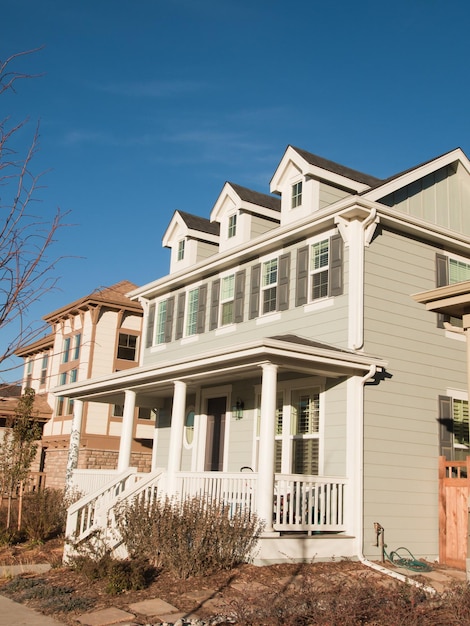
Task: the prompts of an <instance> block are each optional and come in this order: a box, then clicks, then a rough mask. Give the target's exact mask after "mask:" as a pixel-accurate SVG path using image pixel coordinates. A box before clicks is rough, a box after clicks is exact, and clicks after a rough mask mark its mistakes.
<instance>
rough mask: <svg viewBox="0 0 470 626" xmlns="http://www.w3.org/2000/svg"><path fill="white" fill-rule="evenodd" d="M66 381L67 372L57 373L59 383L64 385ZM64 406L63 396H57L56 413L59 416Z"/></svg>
mask: <svg viewBox="0 0 470 626" xmlns="http://www.w3.org/2000/svg"><path fill="white" fill-rule="evenodd" d="M66 383H67V372H62V373H61V374H59V385H65V384H66ZM64 406H65V398H64V396H59V397H58V398H57V405H56V415H58V416H60V415H62V414H63V412H64Z"/></svg>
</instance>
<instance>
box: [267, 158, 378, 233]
mask: <svg viewBox="0 0 470 626" xmlns="http://www.w3.org/2000/svg"><path fill="white" fill-rule="evenodd" d="M380 182H381V181H380V180H379V179H378V178H375V177H373V176H369V175H368V174H363V173H362V172H358V171H356V170H352V169H350V168H349V167H345V166H343V165H339V164H338V163H335V162H334V161H328V160H327V159H323V158H322V157H319V156H316V155H315V154H311V153H310V152H306V151H305V150H300V149H299V148H294V147H293V146H288V148H287V150H286V151H285V153H284V156H283V157H282V159H281V162H280V163H279V165H278V167H277V169H276V171H275V173H274V176H273V178H272V180H271V185H270V190H271V193H276V194H279V195H280V196H281V225H282V226H284V225H286V224H290V223H292V222H296V221H298V220H301V219H304V218H306V217H308V216H309V215H311V214H312V213H315V212H316V211H318V210H319V209H322V208H324V207H325V206H328V205H329V204H333V203H334V202H337V201H338V200H341V199H342V198H345V197H347V196H349V195H352V194H358V193H362V192H364V191H367V190H368V189H370V188H371V187H373V186H375V185H377V184H378V183H380Z"/></svg>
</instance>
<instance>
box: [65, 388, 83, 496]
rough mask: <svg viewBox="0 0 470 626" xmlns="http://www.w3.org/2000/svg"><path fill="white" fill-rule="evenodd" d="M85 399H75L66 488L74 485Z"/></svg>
mask: <svg viewBox="0 0 470 626" xmlns="http://www.w3.org/2000/svg"><path fill="white" fill-rule="evenodd" d="M82 418H83V401H82V400H74V403H73V418H72V430H71V432H70V444H69V455H68V458H67V469H66V471H65V490H66V491H68V490H69V489H70V488H71V487H72V475H73V470H74V469H76V468H77V465H78V451H79V449H80V436H81V434H82Z"/></svg>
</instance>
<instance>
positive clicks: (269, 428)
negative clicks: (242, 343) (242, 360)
mask: <svg viewBox="0 0 470 626" xmlns="http://www.w3.org/2000/svg"><path fill="white" fill-rule="evenodd" d="M261 367H262V369H263V380H262V384H261V385H262V386H261V419H260V432H259V458H258V487H257V503H258V504H257V508H258V515H259V517H260V518H261V519H263V520H264V521H265V523H266V526H265V532H272V531H273V503H274V441H275V436H276V394H277V365H274V363H264V364H263V365H262V366H261Z"/></svg>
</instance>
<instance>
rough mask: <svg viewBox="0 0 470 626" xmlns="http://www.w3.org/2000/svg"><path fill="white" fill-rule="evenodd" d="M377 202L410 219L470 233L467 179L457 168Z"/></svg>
mask: <svg viewBox="0 0 470 626" xmlns="http://www.w3.org/2000/svg"><path fill="white" fill-rule="evenodd" d="M380 202H383V203H384V204H387V205H388V206H394V207H395V208H396V209H398V210H399V211H403V212H404V213H407V214H409V215H412V216H413V217H417V218H420V219H423V220H426V221H428V222H432V223H433V224H437V225H439V226H443V227H445V228H450V229H452V230H455V231H456V232H460V233H464V234H466V235H469V234H470V212H469V211H468V206H469V204H470V178H469V175H468V173H467V171H466V170H465V169H464V168H463V167H462V166H461V165H459V166H458V167H456V164H452V165H448V166H446V167H445V168H442V169H440V170H438V171H437V172H435V173H433V174H430V175H428V176H425V177H424V178H423V179H420V180H418V181H416V182H414V183H412V184H410V185H408V186H407V187H404V188H403V189H400V190H398V191H396V192H395V193H393V194H390V195H389V196H386V197H385V198H383V199H382V200H380Z"/></svg>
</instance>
